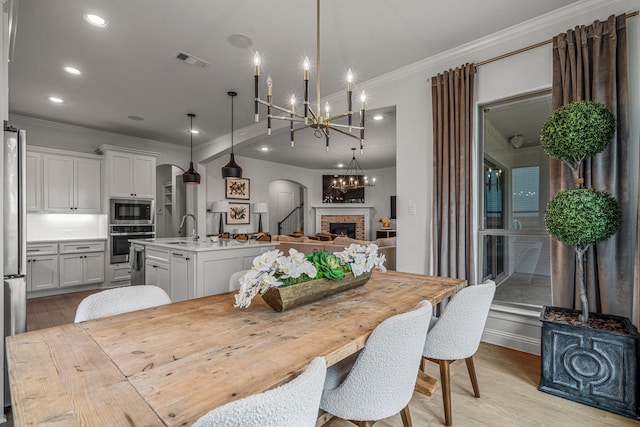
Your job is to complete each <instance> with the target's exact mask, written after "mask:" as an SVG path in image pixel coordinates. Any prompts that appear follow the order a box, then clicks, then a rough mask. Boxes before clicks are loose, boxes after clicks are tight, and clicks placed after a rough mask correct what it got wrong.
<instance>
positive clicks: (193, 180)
mask: <svg viewBox="0 0 640 427" xmlns="http://www.w3.org/2000/svg"><path fill="white" fill-rule="evenodd" d="M187 116H189V118H190V119H191V126H190V128H189V135H190V138H191V161H190V162H189V170H187V171H186V172H185V173H183V174H182V182H184V183H185V184H200V174H199V173H198V171H196V170H195V169H194V168H193V118H194V117H195V116H196V115H195V114H193V113H189V114H187Z"/></svg>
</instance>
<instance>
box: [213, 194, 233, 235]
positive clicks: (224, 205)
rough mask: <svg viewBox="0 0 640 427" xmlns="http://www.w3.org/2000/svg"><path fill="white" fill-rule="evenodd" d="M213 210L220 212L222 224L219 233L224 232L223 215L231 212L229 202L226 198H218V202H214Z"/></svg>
mask: <svg viewBox="0 0 640 427" xmlns="http://www.w3.org/2000/svg"><path fill="white" fill-rule="evenodd" d="M211 212H214V213H219V214H220V225H219V226H218V234H222V233H224V229H223V226H222V217H223V216H224V214H225V213H227V212H229V202H227V201H226V200H218V201H216V202H213V206H212V207H211Z"/></svg>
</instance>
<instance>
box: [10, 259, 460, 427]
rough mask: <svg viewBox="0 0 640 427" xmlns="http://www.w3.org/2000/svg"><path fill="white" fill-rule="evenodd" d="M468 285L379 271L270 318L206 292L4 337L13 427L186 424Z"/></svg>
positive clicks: (256, 305) (354, 346)
mask: <svg viewBox="0 0 640 427" xmlns="http://www.w3.org/2000/svg"><path fill="white" fill-rule="evenodd" d="M465 285H466V282H465V281H464V280H459V279H450V278H443V277H433V276H424V275H417V274H409V273H399V272H392V271H389V272H385V273H382V272H377V271H376V272H374V273H373V275H372V276H371V279H370V280H369V281H368V282H367V283H366V284H365V285H364V286H362V287H359V288H356V289H352V290H349V291H345V292H342V293H340V294H336V295H333V296H331V297H328V298H325V299H322V300H320V301H317V302H314V303H311V304H308V305H305V306H302V307H298V308H295V309H291V310H289V311H284V312H281V313H279V312H275V311H273V310H272V309H271V308H270V307H269V306H267V305H266V304H265V303H264V302H263V301H262V300H261V298H259V297H257V298H254V300H253V302H252V304H251V306H250V307H249V308H246V309H238V308H234V307H233V303H234V296H233V293H226V294H220V295H213V296H209V297H204V298H198V299H193V300H188V301H183V302H179V303H173V304H168V305H164V306H160V307H154V308H150V309H146V310H140V311H135V312H130V313H125V314H120V315H116V316H111V317H105V318H101V319H96V320H90V321H87V322H82V323H74V324H67V325H63V326H57V327H53V328H48V329H43V330H37V331H33V332H27V333H24V334H20V335H16V336H12V337H8V338H7V361H8V370H9V379H10V385H11V399H12V412H13V417H14V423H15V425H16V426H32V425H40V424H55V425H74V426H80V425H86V426H99V425H105V426H106V425H108V426H120V425H122V426H162V425H167V426H185V425H191V424H192V423H193V422H195V421H196V420H197V419H198V418H200V417H201V416H202V415H204V414H206V413H207V412H208V411H210V410H211V409H213V408H216V407H219V406H221V405H224V404H226V403H229V402H231V401H234V400H237V399H240V398H243V397H246V396H249V395H252V394H255V393H259V392H262V391H265V390H268V389H270V388H272V387H275V386H278V385H280V384H283V383H286V382H287V381H289V380H291V379H292V378H294V377H296V376H297V375H298V374H299V373H300V372H302V371H303V370H304V369H305V367H306V366H307V365H308V364H309V362H310V361H311V360H312V359H313V358H314V357H316V356H322V357H324V358H325V359H326V361H327V364H328V365H329V366H330V365H333V364H335V363H336V362H338V361H340V360H342V359H344V358H345V357H347V356H349V355H351V354H353V353H355V352H356V351H358V350H360V349H361V348H363V347H364V345H365V342H366V340H367V337H368V336H369V334H370V333H371V331H373V329H374V328H375V327H376V326H377V325H378V324H380V322H382V321H383V320H385V319H387V318H389V317H391V316H393V315H395V314H398V313H403V312H407V311H410V310H412V309H413V308H414V307H415V306H416V304H418V302H420V301H422V300H429V301H430V302H431V303H432V304H434V305H435V304H438V303H439V302H440V301H442V300H443V299H445V298H447V297H449V296H451V295H453V294H454V293H456V292H457V291H458V290H459V289H460V288H462V287H464V286H465Z"/></svg>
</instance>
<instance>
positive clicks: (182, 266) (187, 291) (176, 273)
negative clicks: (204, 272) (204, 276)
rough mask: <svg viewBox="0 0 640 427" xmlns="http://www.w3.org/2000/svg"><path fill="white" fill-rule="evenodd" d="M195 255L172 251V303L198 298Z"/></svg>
mask: <svg viewBox="0 0 640 427" xmlns="http://www.w3.org/2000/svg"><path fill="white" fill-rule="evenodd" d="M194 258H195V254H194V253H192V252H185V251H171V293H170V294H169V295H170V296H171V301H173V302H177V301H184V300H187V299H192V298H195V297H196V289H195V273H196V272H195V262H194V261H195V259H194Z"/></svg>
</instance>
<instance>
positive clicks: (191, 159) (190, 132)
mask: <svg viewBox="0 0 640 427" xmlns="http://www.w3.org/2000/svg"><path fill="white" fill-rule="evenodd" d="M193 116H194V115H193V114H189V118H190V119H191V125H189V138H190V139H191V156H190V161H191V163H193Z"/></svg>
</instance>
